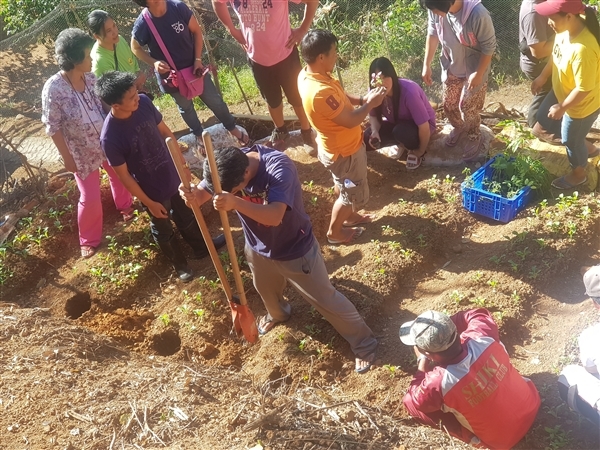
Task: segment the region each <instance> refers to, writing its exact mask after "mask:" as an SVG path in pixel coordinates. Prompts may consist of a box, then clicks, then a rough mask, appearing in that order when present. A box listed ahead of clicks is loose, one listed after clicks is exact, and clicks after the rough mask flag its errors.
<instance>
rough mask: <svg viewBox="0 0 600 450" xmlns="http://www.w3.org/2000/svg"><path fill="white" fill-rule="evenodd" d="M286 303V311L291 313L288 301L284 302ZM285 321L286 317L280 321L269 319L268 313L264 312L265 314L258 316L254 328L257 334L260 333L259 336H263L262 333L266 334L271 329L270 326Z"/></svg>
mask: <svg viewBox="0 0 600 450" xmlns="http://www.w3.org/2000/svg"><path fill="white" fill-rule="evenodd" d="M286 304H287V305H288V306H287V310H288V311H289V312H290V314H291V311H292V308H291V306H289V303H286ZM286 321H287V319H286V320H284V321H282V322H278V321H276V320H273V319H270V318H269V315H268V314H266V315H264V316H262V317H260V318H259V319H258V323H257V325H256V328H257V329H258V334H260V335H261V336H264V335H265V334H267V333H268V332H269V331H271V329H272V328H273V327H274V326H275V325H277V324H278V323H283V322H286Z"/></svg>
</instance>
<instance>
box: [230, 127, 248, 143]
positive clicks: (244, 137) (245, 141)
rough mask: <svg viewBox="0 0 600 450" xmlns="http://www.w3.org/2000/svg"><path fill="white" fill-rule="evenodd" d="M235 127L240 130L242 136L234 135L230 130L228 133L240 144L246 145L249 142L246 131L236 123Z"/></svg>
mask: <svg viewBox="0 0 600 450" xmlns="http://www.w3.org/2000/svg"><path fill="white" fill-rule="evenodd" d="M236 127H237V129H238V130H239V131H240V133H242V137H241V138H239V137H236V136H235V135H234V134H233V133H231V131H230V133H231V134H232V136H233V137H235V138H236V139H237V140H238V141H239V143H240V144H242V145H243V146H244V147H245V146H247V145H248V144H249V143H250V136H249V135H248V132H247V131H246V130H245V129H244V128H242V127H238V126H237V125H236Z"/></svg>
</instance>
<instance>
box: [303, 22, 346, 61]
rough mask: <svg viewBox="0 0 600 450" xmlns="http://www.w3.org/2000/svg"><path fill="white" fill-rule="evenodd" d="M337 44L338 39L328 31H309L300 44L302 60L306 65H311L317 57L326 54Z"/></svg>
mask: <svg viewBox="0 0 600 450" xmlns="http://www.w3.org/2000/svg"><path fill="white" fill-rule="evenodd" d="M337 43H338V38H337V37H335V34H333V33H332V32H331V31H329V30H322V29H315V30H310V31H309V32H308V33H306V35H305V36H304V38H303V39H302V42H301V43H300V52H301V53H302V59H303V60H304V62H306V63H307V64H310V63H313V62H315V61H316V59H317V58H318V57H319V55H326V54H328V53H329V52H330V51H331V49H332V48H333V46H334V45H337Z"/></svg>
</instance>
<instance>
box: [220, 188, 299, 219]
mask: <svg viewBox="0 0 600 450" xmlns="http://www.w3.org/2000/svg"><path fill="white" fill-rule="evenodd" d="M213 206H214V207H215V209H217V210H221V211H231V210H236V211H237V212H239V213H240V214H243V215H244V216H246V217H249V218H251V219H252V220H255V221H256V222H258V223H260V224H263V225H267V226H270V227H276V226H279V225H281V221H282V220H283V215H284V214H285V211H286V210H287V207H288V205H286V204H285V203H281V202H273V203H269V204H268V205H260V204H258V203H252V202H249V201H247V200H244V199H243V198H240V197H238V196H236V195H233V194H230V193H229V192H223V193H221V194H216V195H215V196H214V198H213Z"/></svg>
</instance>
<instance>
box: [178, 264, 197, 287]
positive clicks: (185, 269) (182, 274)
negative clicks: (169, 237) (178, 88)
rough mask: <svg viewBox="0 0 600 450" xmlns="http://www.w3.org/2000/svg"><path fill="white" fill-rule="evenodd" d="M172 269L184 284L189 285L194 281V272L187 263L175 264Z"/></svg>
mask: <svg viewBox="0 0 600 450" xmlns="http://www.w3.org/2000/svg"><path fill="white" fill-rule="evenodd" d="M173 268H174V269H175V272H176V273H177V276H178V277H179V279H180V280H181V281H183V282H184V283H189V282H190V281H192V280H193V279H194V272H192V269H190V268H189V266H188V265H187V263H175V264H173Z"/></svg>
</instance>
